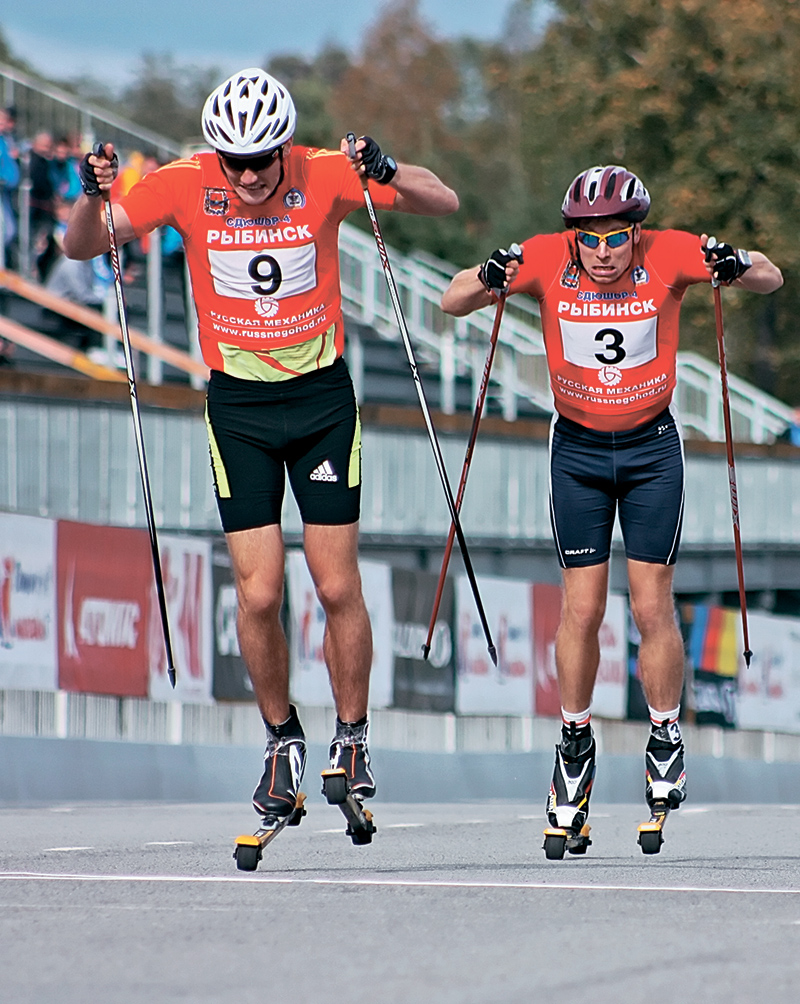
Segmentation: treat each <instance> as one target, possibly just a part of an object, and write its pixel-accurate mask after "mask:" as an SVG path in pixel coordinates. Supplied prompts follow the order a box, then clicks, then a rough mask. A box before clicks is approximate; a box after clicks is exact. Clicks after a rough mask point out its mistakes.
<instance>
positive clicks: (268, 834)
mask: <svg viewBox="0 0 800 1004" xmlns="http://www.w3.org/2000/svg"><path fill="white" fill-rule="evenodd" d="M305 800H306V796H305V795H304V794H303V792H302V791H301V792H298V795H297V801H296V802H295V807H294V809H293V810H292V811H291V812H290V813H289V814H288V815H287V816H280V817H279V816H265V817H264V820H263V822H262V824H261V826H260V827H259V828H258V829H257V830H256V832H255V833H253V834H250V833H244V834H242V835H241V836H238V837H237V838H236V846H235V847H234V849H233V857H234V859H235V860H236V867H237V868H238V869H239V871H242V872H254V871H255V870H256V868H258V864H259V862H260V861H261V858H262V857H263V853H264V848H265V847H266V846H267V844H270V843H272V841H273V840H274V839H275V837H277V836H278V834H279V833H280V832H281V831H282V830H283V829H284V828H285V827H287V826H299V825H300V821H301V820H302V818H303V816H305V814H306V809H305Z"/></svg>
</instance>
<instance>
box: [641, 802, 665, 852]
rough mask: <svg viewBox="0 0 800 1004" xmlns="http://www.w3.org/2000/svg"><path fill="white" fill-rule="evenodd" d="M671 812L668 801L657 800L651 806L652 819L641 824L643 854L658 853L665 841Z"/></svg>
mask: <svg viewBox="0 0 800 1004" xmlns="http://www.w3.org/2000/svg"><path fill="white" fill-rule="evenodd" d="M669 814H670V805H669V803H668V802H656V803H654V804H653V805H652V806H651V807H650V819H649V820H648V821H647V822H646V823H641V824H640V826H639V830H638V833H639V838H638V843H639V846H640V847H641V848H642V854H658V853H660V851H661V845H662V844H663V843H664V826H665V824H666V822H667V817H668V816H669Z"/></svg>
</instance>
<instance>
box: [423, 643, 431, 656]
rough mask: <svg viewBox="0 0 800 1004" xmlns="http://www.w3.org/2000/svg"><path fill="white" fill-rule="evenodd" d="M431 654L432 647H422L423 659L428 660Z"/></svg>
mask: <svg viewBox="0 0 800 1004" xmlns="http://www.w3.org/2000/svg"><path fill="white" fill-rule="evenodd" d="M430 653H431V647H430V645H423V646H422V658H423V659H427V658H428V656H429V655H430Z"/></svg>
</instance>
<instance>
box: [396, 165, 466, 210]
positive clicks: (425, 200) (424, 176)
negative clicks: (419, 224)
mask: <svg viewBox="0 0 800 1004" xmlns="http://www.w3.org/2000/svg"><path fill="white" fill-rule="evenodd" d="M390 184H391V186H392V188H396V189H397V193H398V196H397V201H396V202H395V205H394V208H395V209H397V210H399V211H400V212H402V213H418V214H419V215H420V216H447V215H448V214H449V213H454V212H455V211H456V210H457V209H458V196H457V195H456V193H455V192H454V191H453V189H452V188H448V187H447V185H445V184H444V182H443V181H440V180H439V178H437V177H436V175H435V174H434V173H433V171H429V170H428V169H427V168H426V167H417V166H416V165H414V164H398V165H397V174H395V176H394V178H393V179H392V181H391V182H390Z"/></svg>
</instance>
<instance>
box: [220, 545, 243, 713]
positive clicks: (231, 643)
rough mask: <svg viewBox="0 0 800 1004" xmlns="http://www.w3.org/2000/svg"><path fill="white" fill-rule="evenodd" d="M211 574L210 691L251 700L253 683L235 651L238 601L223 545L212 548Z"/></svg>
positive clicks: (226, 697) (222, 697) (228, 698)
mask: <svg viewBox="0 0 800 1004" xmlns="http://www.w3.org/2000/svg"><path fill="white" fill-rule="evenodd" d="M211 573H212V588H213V594H214V676H213V684H212V693H213V695H214V698H215V700H217V701H252V700H253V699H254V695H253V684H252V683H251V682H250V677H249V676H248V673H247V669H246V668H245V665H244V661H243V660H242V656H241V654H240V652H239V639H238V636H237V634H236V614H237V612H238V609H239V604H238V602H237V599H236V586H235V585H234V583H233V571H232V570H231V559H230V555H229V554H228V549H227V547H225V546H217V545H215V546H214V547H213V550H212V557H211Z"/></svg>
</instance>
